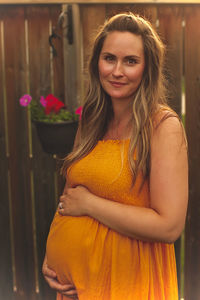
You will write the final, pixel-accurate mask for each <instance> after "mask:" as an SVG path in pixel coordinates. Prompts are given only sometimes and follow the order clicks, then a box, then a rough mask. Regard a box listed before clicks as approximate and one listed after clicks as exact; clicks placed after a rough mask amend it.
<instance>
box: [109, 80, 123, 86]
mask: <svg viewBox="0 0 200 300" xmlns="http://www.w3.org/2000/svg"><path fill="white" fill-rule="evenodd" d="M109 83H110V84H111V85H112V86H114V87H116V88H118V87H122V86H124V85H126V83H124V82H118V81H109Z"/></svg>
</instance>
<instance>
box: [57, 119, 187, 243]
mask: <svg viewBox="0 0 200 300" xmlns="http://www.w3.org/2000/svg"><path fill="white" fill-rule="evenodd" d="M187 200H188V164H187V147H186V142H185V140H184V135H183V129H182V126H181V124H180V122H179V120H178V119H177V118H168V119H166V120H165V121H163V122H162V124H160V126H159V127H158V128H157V130H156V131H155V132H154V135H153V137H152V142H151V173H150V201H151V203H150V208H144V207H137V206H131V205H125V204H121V203H118V202H114V201H110V200H107V199H103V198H101V197H98V196H96V195H94V194H92V193H90V192H89V191H88V190H87V189H86V188H85V187H81V186H78V187H76V188H70V189H67V193H66V194H65V195H63V196H61V197H60V201H61V202H62V205H63V208H62V209H60V210H59V212H60V213H61V214H63V215H65V214H67V215H73V216H81V215H88V216H90V217H92V218H94V219H96V220H98V221H100V222H101V223H103V224H104V225H106V226H108V227H110V228H112V229H114V230H116V231H117V232H119V233H121V234H123V235H126V236H129V237H132V238H138V239H142V240H146V241H161V242H167V243H171V242H174V241H175V240H176V239H177V238H178V237H179V235H180V234H181V232H182V230H183V227H184V224H185V217H186V210H187Z"/></svg>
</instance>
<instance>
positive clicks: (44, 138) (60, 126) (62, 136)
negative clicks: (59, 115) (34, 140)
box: [34, 121, 78, 156]
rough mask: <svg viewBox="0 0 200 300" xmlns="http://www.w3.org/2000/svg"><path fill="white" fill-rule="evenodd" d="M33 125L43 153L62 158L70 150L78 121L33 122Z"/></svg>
mask: <svg viewBox="0 0 200 300" xmlns="http://www.w3.org/2000/svg"><path fill="white" fill-rule="evenodd" d="M34 124H35V127H36V130H37V134H38V138H39V140H40V143H41V145H42V148H43V150H44V151H45V152H47V153H49V154H58V155H59V154H60V155H63V156H64V155H67V154H68V153H69V152H70V151H71V150H72V147H73V144H74V139H75V135H76V131H77V128H78V121H65V122H64V121H63V122H57V123H46V122H40V121H34Z"/></svg>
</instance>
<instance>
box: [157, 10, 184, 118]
mask: <svg viewBox="0 0 200 300" xmlns="http://www.w3.org/2000/svg"><path fill="white" fill-rule="evenodd" d="M158 19H159V33H160V34H161V38H162V39H163V40H164V43H165V44H166V46H167V53H166V54H167V60H166V67H165V68H166V75H167V77H168V80H169V89H170V99H169V104H170V106H171V107H172V108H173V109H174V110H175V111H176V112H177V113H178V114H179V115H181V95H182V92H181V79H182V73H183V29H182V21H183V7H182V6H175V5H173V7H172V6H169V5H166V6H164V5H161V6H159V7H158Z"/></svg>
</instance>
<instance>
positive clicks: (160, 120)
mask: <svg viewBox="0 0 200 300" xmlns="http://www.w3.org/2000/svg"><path fill="white" fill-rule="evenodd" d="M164 123H165V126H167V124H168V125H169V124H174V126H176V124H177V125H178V124H179V126H180V123H181V120H180V117H179V116H178V114H177V113H176V112H175V111H174V110H173V109H172V108H170V107H169V106H164V105H160V106H159V107H158V109H157V110H156V112H155V113H154V114H153V117H152V125H153V130H156V129H158V128H159V127H160V126H161V125H162V124H164Z"/></svg>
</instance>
